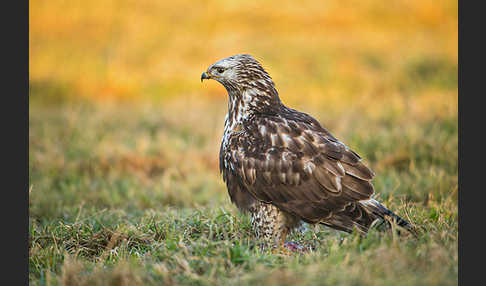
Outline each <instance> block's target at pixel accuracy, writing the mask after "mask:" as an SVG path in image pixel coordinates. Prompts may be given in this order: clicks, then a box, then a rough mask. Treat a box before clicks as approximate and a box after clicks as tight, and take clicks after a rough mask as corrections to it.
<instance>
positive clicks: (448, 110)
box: [29, 0, 458, 218]
mask: <svg viewBox="0 0 486 286" xmlns="http://www.w3.org/2000/svg"><path fill="white" fill-rule="evenodd" d="M29 5H30V8H29V10H30V11H29V12H30V14H29V15H30V16H29V17H30V19H29V20H30V21H29V28H30V33H29V40H30V43H29V61H30V63H29V81H30V106H29V108H30V118H29V119H30V120H29V126H30V129H29V144H30V150H29V152H30V156H29V174H30V185H31V190H30V192H31V196H30V200H31V208H30V212H31V216H34V217H44V218H45V217H51V216H54V217H57V216H59V215H62V214H66V213H67V214H69V213H70V208H72V207H75V206H78V205H79V204H81V203H85V202H86V203H89V205H90V206H94V207H118V208H126V209H130V208H134V209H144V208H156V207H159V206H160V205H174V206H186V207H193V206H195V205H211V204H214V203H218V204H220V203H224V204H228V205H229V203H228V201H229V199H228V197H227V194H226V190H225V186H224V184H223V183H222V180H221V178H220V177H219V174H218V152H219V144H220V140H221V136H222V132H223V121H224V115H225V113H226V108H227V95H226V91H225V90H224V88H223V87H222V86H220V85H219V84H218V83H216V82H214V81H209V82H204V83H203V84H201V82H200V75H201V73H202V72H203V71H205V70H206V69H207V67H208V66H209V65H211V64H212V63H214V62H215V61H217V60H219V59H221V58H224V57H227V56H230V55H233V54H237V53H249V54H252V55H253V56H254V57H255V58H256V59H258V60H259V61H260V62H261V63H262V65H263V66H264V67H265V68H266V70H267V71H268V72H269V73H270V75H271V76H272V78H273V79H274V81H275V83H276V87H277V90H278V91H279V93H280V97H281V99H282V101H283V102H284V103H285V104H287V105H289V106H290V107H293V108H296V109H299V110H301V111H304V112H306V113H310V114H312V115H313V116H315V117H316V118H317V119H318V120H320V121H321V122H322V124H323V125H324V126H325V127H327V128H328V129H329V130H330V131H331V132H332V133H333V134H334V135H335V136H336V137H337V138H339V139H340V140H342V141H343V142H345V143H346V144H347V145H348V146H350V147H351V148H353V149H354V150H356V151H357V152H358V153H360V154H361V155H362V157H364V158H365V160H367V163H368V164H370V165H371V166H372V167H373V169H374V170H375V171H379V172H381V174H382V176H381V177H380V176H378V177H377V179H376V183H375V184H376V185H377V189H379V190H380V192H381V194H382V196H385V197H388V196H390V194H392V193H394V194H398V195H402V196H403V197H405V198H407V199H409V200H412V201H426V200H428V198H429V196H430V194H435V195H436V196H439V197H440V196H445V194H447V195H450V194H451V193H453V194H454V193H455V192H456V190H457V47H458V44H457V41H458V36H457V1H432V0H425V1H424V0H408V1H399V0H393V1H386V2H384V1H378V0H371V1H354V0H346V1H320V0H319V1H317V0H316V1H312V0H305V1H299V2H298V4H296V2H295V1H238V0H232V1H215V0H207V1H202V2H200V1H187V0H180V1H147V0H138V1H133V0H117V1H114V0H113V1H110V0H96V1H93V0H85V1H60V0H51V1H43V0H36V1H30V2H29ZM431 178H435V179H431Z"/></svg>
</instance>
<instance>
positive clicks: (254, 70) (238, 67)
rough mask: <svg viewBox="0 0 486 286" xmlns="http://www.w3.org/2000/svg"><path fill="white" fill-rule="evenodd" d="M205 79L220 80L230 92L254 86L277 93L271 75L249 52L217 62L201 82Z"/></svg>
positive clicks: (210, 67)
mask: <svg viewBox="0 0 486 286" xmlns="http://www.w3.org/2000/svg"><path fill="white" fill-rule="evenodd" d="M205 79H214V80H216V81H218V82H219V83H221V84H222V85H223V86H224V87H225V88H226V89H227V90H228V92H229V93H230V94H231V93H232V92H235V91H236V92H240V93H241V92H244V91H245V90H248V89H254V88H257V89H261V90H262V91H267V92H268V91H271V92H273V91H275V93H276V90H275V87H274V83H273V81H272V79H271V78H270V75H268V73H267V72H266V71H265V70H264V69H263V67H262V66H261V65H260V63H259V62H258V61H257V60H255V59H254V58H253V57H252V56H251V55H248V54H239V55H234V56H231V57H227V58H224V59H222V60H219V61H217V62H215V63H214V64H212V65H210V66H209V68H208V70H207V71H206V72H203V73H202V75H201V82H202V81H203V80H205Z"/></svg>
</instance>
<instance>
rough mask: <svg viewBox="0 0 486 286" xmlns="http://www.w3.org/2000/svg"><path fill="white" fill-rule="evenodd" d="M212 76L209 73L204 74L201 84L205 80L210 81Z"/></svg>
mask: <svg viewBox="0 0 486 286" xmlns="http://www.w3.org/2000/svg"><path fill="white" fill-rule="evenodd" d="M210 78H211V75H208V74H207V73H205V72H203V73H202V75H201V82H202V81H203V80H205V79H210Z"/></svg>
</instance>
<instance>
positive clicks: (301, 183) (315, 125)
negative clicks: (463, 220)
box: [201, 54, 413, 247]
mask: <svg viewBox="0 0 486 286" xmlns="http://www.w3.org/2000/svg"><path fill="white" fill-rule="evenodd" d="M204 79H214V80H216V81H218V82H219V83H221V84H222V85H223V86H224V87H225V88H226V90H227V92H228V95H229V101H228V114H227V115H226V118H225V124H224V135H223V140H222V143H221V149H220V154H219V168H220V171H221V172H222V174H223V180H224V181H225V183H226V186H227V188H228V193H229V195H230V198H231V201H232V202H233V203H234V204H236V206H237V207H238V208H239V209H240V210H241V211H244V212H250V215H251V224H252V227H253V229H254V231H255V235H256V237H257V238H259V239H263V240H264V241H266V242H268V243H270V244H271V245H273V246H274V247H282V246H283V245H284V242H285V238H286V236H287V234H288V233H290V232H291V231H292V230H294V229H295V228H297V227H299V226H300V225H301V223H302V222H307V223H310V224H317V223H319V224H323V225H326V226H328V227H331V228H334V229H338V230H341V231H346V232H352V231H353V230H354V229H356V230H357V231H358V232H360V233H362V234H365V233H366V232H367V231H368V229H369V228H370V226H372V224H373V223H374V222H375V221H380V220H381V221H385V222H386V223H387V224H388V225H390V220H394V221H395V222H396V224H397V225H399V226H401V227H404V228H406V229H408V230H410V231H411V232H413V227H412V226H411V225H410V224H409V223H408V222H407V221H405V220H404V219H402V218H400V217H399V216H397V215H396V214H394V213H393V212H391V211H390V210H388V209H387V208H386V207H385V206H383V205H382V204H381V203H379V202H378V201H376V200H374V199H372V198H371V196H372V195H373V193H374V189H373V185H372V184H371V180H372V178H373V176H374V173H373V172H372V171H371V170H370V169H369V168H368V167H367V166H366V165H364V164H363V163H362V162H361V157H360V156H359V155H358V154H357V153H356V152H354V151H353V150H351V149H350V148H348V147H347V146H346V145H344V144H343V143H342V142H340V141H339V140H338V139H336V138H335V137H334V136H332V135H331V133H329V131H327V130H326V129H325V128H324V127H322V126H321V125H320V124H319V122H317V120H315V119H314V118H313V117H311V116H310V115H308V114H306V113H303V112H299V111H297V110H294V109H291V108H289V107H287V106H285V105H284V104H283V103H282V102H281V101H280V98H279V95H278V92H277V90H276V89H275V84H274V83H273V81H272V79H271V78H270V76H269V74H268V73H267V72H266V71H265V70H264V69H263V67H262V66H261V65H260V63H258V62H257V61H256V60H255V59H254V58H253V57H252V56H251V55H246V54H240V55H234V56H231V57H227V58H224V59H222V60H220V61H218V62H216V63H214V64H212V65H211V66H210V67H209V68H208V69H207V71H206V72H204V73H203V74H202V76H201V81H202V80H204Z"/></svg>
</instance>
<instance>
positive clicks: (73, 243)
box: [29, 97, 458, 285]
mask: <svg viewBox="0 0 486 286" xmlns="http://www.w3.org/2000/svg"><path fill="white" fill-rule="evenodd" d="M30 108H31V110H30V156H29V157H30V163H29V171H30V172H29V175H30V186H31V189H30V196H29V198H30V202H29V203H30V220H29V221H30V223H29V233H30V235H29V237H30V241H29V246H30V247H29V254H30V255H29V273H30V281H31V284H32V285H48V284H49V285H57V284H59V285H156V284H159V283H162V282H163V283H164V284H178V285H179V284H182V285H186V284H197V285H199V284H200V285H214V284H218V285H227V284H237V285H250V284H251V285H253V284H257V285H259V284H261V285H263V284H269V285H273V284H275V285H277V284H278V285H282V284H284V285H286V284H289V285H290V284H295V283H303V284H308V285H314V284H336V283H337V284H342V285H391V284H393V285H412V284H413V285H452V284H457V271H458V270H457V261H458V260H457V259H458V252H457V247H458V245H457V236H458V225H457V191H458V189H457V115H455V114H453V113H452V114H448V115H446V114H443V115H441V116H440V117H438V116H432V117H431V118H429V119H424V120H423V121H417V120H416V119H414V114H408V115H406V114H401V115H400V116H397V117H394V118H386V119H382V120H376V121H375V120H371V119H367V118H363V119H362V120H361V121H355V122H350V123H349V124H348V125H346V126H344V127H341V128H340V129H341V130H343V131H342V132H341V134H339V135H340V136H338V138H340V139H341V140H343V141H344V142H349V143H348V145H349V146H352V147H353V148H354V149H355V150H358V152H359V153H360V154H361V155H362V156H363V157H364V158H366V160H367V162H369V164H370V165H371V166H372V167H373V169H374V170H375V171H376V172H377V177H376V179H375V180H374V183H375V187H376V190H377V191H378V194H379V198H380V200H382V201H383V202H384V203H385V204H386V205H387V206H389V207H390V208H392V209H393V210H395V211H396V212H397V213H398V214H399V215H401V216H403V217H408V218H409V219H410V220H411V221H413V222H414V223H415V224H417V225H421V226H423V227H425V228H426V229H427V232H425V233H423V234H422V235H421V236H420V237H419V239H418V240H411V239H406V238H402V237H397V236H394V235H386V234H380V233H371V234H370V235H369V236H368V237H366V238H364V239H360V237H359V235H356V234H351V235H348V234H344V233H340V232H338V231H334V230H330V229H327V228H324V227H322V228H319V227H317V228H315V229H314V228H312V227H311V231H308V232H307V233H306V234H305V235H303V236H302V235H297V234H295V235H294V236H293V237H292V239H293V240H295V241H299V242H300V243H303V244H307V245H310V246H312V247H314V248H315V252H313V253H310V254H306V255H302V256H299V255H295V256H291V257H282V256H279V255H274V254H271V253H260V252H259V251H258V250H257V249H255V248H254V246H255V242H254V240H253V235H252V233H251V229H250V225H249V220H248V217H246V216H243V215H241V214H240V213H238V211H237V210H236V209H235V207H234V206H233V205H231V204H230V202H229V198H228V195H227V194H226V189H225V186H224V184H223V182H222V180H221V178H220V177H219V174H218V170H217V158H218V157H217V152H218V149H219V145H218V144H219V139H220V138H219V137H220V135H221V132H222V126H221V124H216V123H218V122H219V123H220V122H221V121H222V118H223V116H224V108H225V105H224V104H221V106H220V105H216V104H214V103H208V102H206V101H201V102H198V100H197V99H196V98H195V99H194V101H193V103H191V104H189V105H185V109H186V111H188V112H189V113H190V112H201V110H205V111H207V113H206V116H205V117H203V116H201V117H197V116H193V117H191V116H187V117H184V118H181V117H178V116H177V114H178V113H180V112H181V109H180V104H179V103H178V101H176V102H167V103H165V104H150V105H146V104H130V105H125V104H114V105H108V104H103V105H100V104H93V103H83V104H80V103H76V104H62V105H60V106H52V105H49V104H47V105H46V104H44V103H42V102H37V99H36V98H35V97H33V98H32V99H31V107H30ZM198 110H199V111H198ZM390 121H391V122H390ZM330 122H334V121H333V120H330ZM336 122H337V121H336ZM336 124H339V123H336ZM332 127H334V126H330V129H331V130H332V129H333V128H332Z"/></svg>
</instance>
